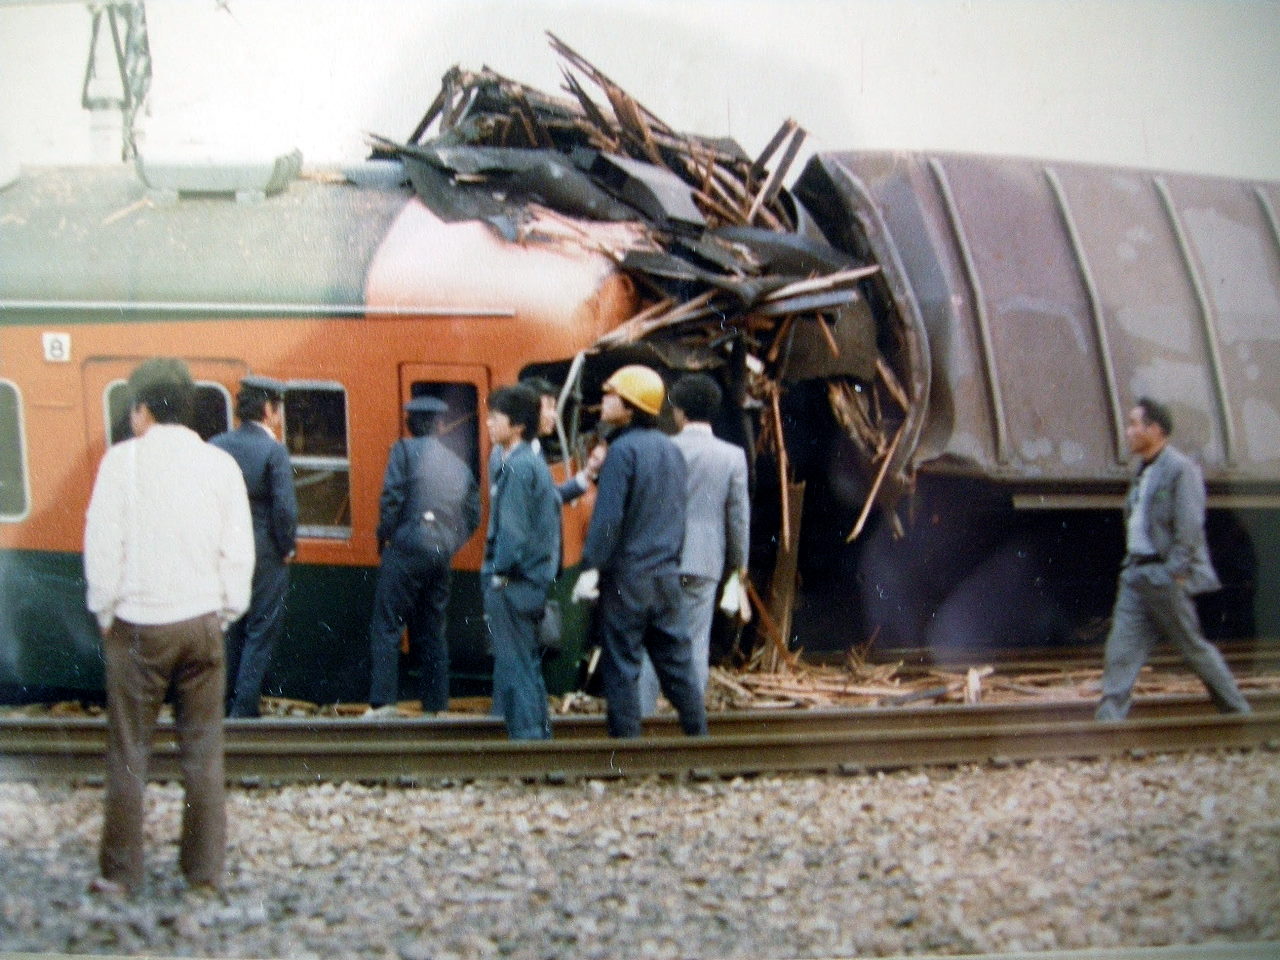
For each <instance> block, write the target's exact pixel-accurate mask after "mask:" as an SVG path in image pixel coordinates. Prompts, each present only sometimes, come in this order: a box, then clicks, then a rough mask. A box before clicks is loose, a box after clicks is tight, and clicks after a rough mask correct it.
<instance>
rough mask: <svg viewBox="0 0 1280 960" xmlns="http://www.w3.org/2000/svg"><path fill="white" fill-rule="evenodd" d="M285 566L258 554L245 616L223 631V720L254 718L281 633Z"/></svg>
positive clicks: (286, 577)
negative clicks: (224, 665)
mask: <svg viewBox="0 0 1280 960" xmlns="http://www.w3.org/2000/svg"><path fill="white" fill-rule="evenodd" d="M288 589H289V568H288V565H287V564H285V563H284V562H283V561H281V560H280V559H279V558H277V557H274V556H263V554H262V553H259V554H258V562H257V563H256V564H254V568H253V598H252V599H251V600H250V601H249V609H248V610H247V611H245V615H244V616H243V617H241V618H240V619H239V620H237V621H236V622H235V623H233V624H232V625H231V628H230V629H229V630H228V631H227V697H228V703H227V716H228V717H256V716H258V715H259V697H260V695H261V691H262V681H263V678H264V677H266V675H267V668H268V667H269V666H270V665H271V655H272V654H273V653H274V652H275V649H276V644H277V643H278V642H279V640H280V637H281V635H282V634H283V633H284V598H285V592H286V591H287V590H288Z"/></svg>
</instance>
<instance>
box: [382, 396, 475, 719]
mask: <svg viewBox="0 0 1280 960" xmlns="http://www.w3.org/2000/svg"><path fill="white" fill-rule="evenodd" d="M447 410H448V407H447V406H446V405H445V403H444V401H443V400H438V399H436V398H435V397H414V398H413V399H412V400H410V401H409V402H408V403H407V404H406V405H405V413H406V417H405V422H406V426H407V427H408V429H409V433H410V434H412V436H411V437H410V438H409V439H407V440H404V439H402V440H397V441H396V442H395V444H394V445H393V446H392V447H391V453H390V455H389V456H388V458H387V472H386V475H385V477H384V479H383V484H382V499H381V502H380V505H379V521H378V552H379V553H380V554H381V555H382V563H381V565H380V566H379V568H378V581H377V584H376V585H375V586H374V593H373V618H372V620H371V622H370V624H369V648H370V655H371V658H372V670H371V677H370V682H369V710H368V711H367V713H366V715H367V716H375V717H384V716H395V715H397V713H398V710H397V708H396V701H397V700H398V699H399V694H400V668H399V663H400V632H401V630H402V629H403V628H404V627H405V626H406V624H407V626H408V629H409V647H410V649H411V650H413V651H414V652H416V653H417V655H418V663H419V666H420V669H421V672H422V676H421V684H422V685H421V695H422V711H423V713H439V712H440V711H442V710H447V709H448V708H449V645H448V640H447V638H446V636H445V608H446V607H447V606H448V605H449V577H450V566H451V564H452V562H453V555H454V554H455V553H457V552H458V551H459V550H460V549H462V545H463V544H464V543H466V542H467V538H469V537H470V536H471V534H472V533H473V532H474V531H475V529H476V527H477V526H478V525H479V523H480V492H479V488H478V486H477V485H476V479H475V477H474V476H472V474H471V470H470V469H469V468H468V467H467V466H466V464H464V463H463V462H462V461H461V460H459V459H458V458H457V457H456V456H455V455H454V454H453V453H452V452H451V451H450V450H448V449H447V448H446V447H445V445H444V444H443V443H441V442H440V441H439V440H438V439H437V438H436V437H435V436H434V435H433V434H434V433H435V429H436V421H437V419H438V417H439V415H440V414H442V413H444V412H445V411H447Z"/></svg>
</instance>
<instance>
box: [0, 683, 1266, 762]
mask: <svg viewBox="0 0 1280 960" xmlns="http://www.w3.org/2000/svg"><path fill="white" fill-rule="evenodd" d="M1254 705H1255V708H1256V709H1255V713H1254V714H1253V715H1251V716H1248V717H1240V716H1223V715H1221V714H1216V713H1210V712H1207V707H1206V705H1205V704H1204V702H1203V698H1201V700H1200V702H1198V703H1192V702H1189V698H1161V699H1160V700H1158V701H1149V702H1144V703H1142V704H1141V705H1140V706H1139V707H1138V708H1137V709H1136V710H1135V712H1134V714H1133V719H1131V720H1129V721H1126V722H1125V723H1120V724H1100V723H1096V722H1094V721H1093V720H1092V719H1090V717H1091V712H1092V706H1091V705H1090V704H1054V705H1049V706H1045V705H1040V706H1038V707H1037V706H1035V705H1004V706H991V707H986V708H983V707H950V708H917V709H909V708H903V709H898V710H849V711H795V712H793V713H789V714H772V715H768V716H764V717H761V716H759V715H758V714H753V715H748V716H739V715H734V716H733V717H729V718H726V717H725V716H717V718H716V721H715V725H714V728H713V733H712V735H711V736H708V737H683V736H679V735H674V734H673V732H672V727H671V724H670V723H669V722H665V721H664V722H660V723H657V724H654V725H653V727H652V729H653V730H654V731H655V732H656V735H651V736H646V737H642V738H638V739H635V740H609V739H607V738H605V737H603V736H602V728H601V724H600V721H599V719H598V718H587V719H582V718H573V719H572V721H570V722H561V723H560V724H559V725H558V726H557V728H556V733H557V738H556V739H553V740H550V741H542V742H533V743H513V742H511V741H508V740H506V739H505V737H504V736H503V734H502V729H501V727H500V726H499V725H498V724H497V723H496V722H495V721H492V720H485V719H484V718H476V719H474V720H466V721H463V722H461V723H459V722H455V721H453V720H447V719H446V720H440V719H438V718H427V719H422V720H402V721H390V722H387V721H383V722H379V723H373V722H368V721H357V720H340V719H329V720H312V719H308V720H283V721H255V722H251V723H246V722H243V721H242V722H240V723H238V724H233V723H228V726H227V734H228V736H227V745H226V764H227V776H228V777H229V778H231V779H233V780H236V779H239V780H241V781H242V782H246V783H253V782H272V783H274V782H281V783H284V782H316V781H325V780H372V781H388V782H392V781H394V782H421V781H439V780H453V779H484V778H495V777H499V778H502V777H518V778H526V779H537V780H550V781H560V780H565V779H572V778H582V777H610V778H611V777H622V776H637V775H645V776H647V775H654V774H665V775H687V774H694V775H706V776H726V775H736V774H752V773H767V772H786V771H816V770H821V771H842V770H844V771H847V770H864V769H886V768H896V767H903V766H916V765H932V764H956V763H969V762H985V761H992V760H997V759H1005V760H1028V759H1036V758H1057V757H1073V756H1075V757H1079V756H1102V755H1111V754H1117V753H1125V752H1128V751H1134V750H1143V751H1149V752H1166V751H1182V750H1196V749H1206V748H1220V747H1256V746H1259V745H1271V744H1280V704H1278V703H1277V698H1276V697H1274V696H1273V697H1269V698H1255V699H1254ZM1028 707H1029V708H1028ZM477 731H482V732H483V736H477V735H476V732H477ZM565 734H570V735H568V736H565ZM104 739H105V726H104V725H103V723H102V721H101V720H76V721H60V720H56V719H48V718H42V719H40V720H17V721H15V720H12V719H9V720H5V721H4V722H3V723H0V780H38V781H83V780H92V779H94V778H97V777H100V776H101V773H102V762H103V743H104ZM176 752H177V751H176V746H175V744H174V742H173V735H172V728H171V727H169V728H168V730H167V731H162V735H161V736H160V737H158V742H157V744H156V751H155V754H154V759H153V764H152V769H151V771H150V777H151V779H155V780H167V779H173V778H174V777H175V776H177V774H178V767H177V756H176Z"/></svg>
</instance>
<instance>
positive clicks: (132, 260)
mask: <svg viewBox="0 0 1280 960" xmlns="http://www.w3.org/2000/svg"><path fill="white" fill-rule="evenodd" d="M631 297H632V294H631V292H630V288H629V286H628V285H627V284H626V283H625V282H622V281H621V279H620V278H618V277H617V276H615V275H614V274H613V273H612V271H611V265H610V264H609V263H608V262H607V261H606V260H605V259H604V258H603V257H602V256H600V255H599V254H596V253H590V252H586V251H583V250H580V249H578V248H576V247H575V246H574V245H573V244H572V243H571V242H566V243H564V244H560V245H557V244H546V243H543V244H541V245H538V246H531V247H518V246H516V245H511V244H504V243H501V242H500V241H498V240H496V239H494V238H493V237H492V235H491V233H490V232H489V231H488V229H487V228H486V227H484V226H482V225H480V224H444V223H442V222H441V221H439V220H437V219H435V218H434V217H433V216H432V215H431V214H430V213H429V212H428V211H427V210H426V208H425V207H423V206H422V205H421V204H420V203H418V202H417V201H416V200H413V199H412V198H411V197H410V196H409V194H408V193H407V192H405V191H399V190H380V189H376V188H367V187H358V186H356V185H354V184H352V183H349V182H339V181H338V180H337V179H336V178H333V179H329V180H327V181H325V180H307V179H303V180H298V181H296V182H294V183H292V184H291V185H290V186H289V187H288V188H287V189H286V190H284V191H282V192H281V193H279V194H277V195H275V196H270V197H266V198H259V199H258V200H256V201H253V200H245V199H241V200H237V199H236V198H235V197H234V196H225V195H202V196H195V197H186V196H183V197H180V198H176V199H175V198H162V197H161V198H157V196H156V195H154V194H152V193H149V192H148V191H147V190H146V189H145V187H144V186H143V185H142V183H141V182H140V181H139V180H138V179H137V178H136V177H135V176H134V175H133V172H132V170H131V169H128V168H124V167H118V168H109V169H102V168H84V169H57V170H53V169H50V170H27V171H24V172H23V175H22V176H21V177H20V178H19V179H18V180H17V182H15V183H13V184H11V185H10V186H8V187H7V188H5V189H3V190H0V451H2V455H3V459H0V699H3V701H4V702H14V701H22V700H35V699H43V698H48V697H51V696H92V695H94V694H95V693H96V692H98V691H99V690H100V689H101V684H102V661H101V656H100V653H99V647H100V642H99V638H98V634H97V630H96V627H95V623H94V621H93V619H92V618H91V617H90V616H89V615H88V613H87V612H86V610H85V605H84V580H83V571H82V561H81V547H82V539H83V534H84V514H85V508H86V506H87V503H88V499H89V494H90V491H91V489H92V484H93V480H94V476H95V472H96V469H97V464H98V461H99V459H100V458H101V456H102V454H103V452H104V451H105V449H106V448H107V446H108V444H110V443H111V442H113V441H114V440H118V439H120V438H121V436H122V435H123V431H124V430H127V418H126V417H125V416H124V414H125V405H126V403H127V399H126V396H125V386H124V384H125V380H126V378H127V377H128V375H129V373H130V371H131V370H132V369H133V368H134V367H135V366H136V365H137V364H138V362H139V361H141V360H142V359H144V358H146V357H150V356H156V355H171V356H177V357H181V358H183V359H184V360H185V361H186V362H187V363H188V364H189V366H190V368H191V370H192V374H193V376H194V377H195V378H196V380H197V382H198V387H199V399H198V414H197V423H196V424H195V426H196V428H197V429H198V431H199V432H200V433H201V434H202V435H203V436H205V437H209V436H211V435H213V434H214V433H217V432H219V431H221V430H225V429H227V428H228V427H229V425H231V423H232V411H233V409H234V397H235V391H236V389H237V384H238V382H239V380H240V378H241V377H243V376H244V375H246V374H248V373H255V374H264V375H270V376H272V377H276V378H278V379H280V380H283V381H285V382H286V383H287V384H288V390H287V392H286V395H285V403H284V408H285V417H284V419H285V426H284V437H283V440H284V443H285V446H286V447H287V449H288V451H289V455H290V457H291V459H292V463H293V468H294V480H295V484H296V488H297V494H298V502H299V508H300V528H299V539H298V550H297V557H296V559H295V561H294V563H293V565H292V568H291V577H290V587H289V594H288V614H287V626H286V635H285V638H284V640H283V641H282V644H281V647H280V648H279V649H278V651H277V654H276V657H275V660H274V664H273V667H272V670H271V673H270V676H269V678H268V683H267V690H266V692H268V693H277V694H283V695H287V696H290V697H296V698H300V699H306V700H311V701H316V702H321V703H331V702H337V701H352V700H354V701H359V700H362V699H363V698H364V697H365V695H366V693H367V666H365V665H364V661H365V659H366V657H367V649H368V646H367V634H366V631H367V625H368V618H369V610H370V605H371V600H372V593H373V583H374V579H375V575H376V568H377V563H378V555H377V550H376V545H375V538H374V531H375V528H376V525H377V521H378V498H379V494H380V491H381V484H382V477H383V471H384V469H385V465H386V456H387V452H388V449H389V447H390V446H391V444H392V443H393V442H394V441H395V440H396V439H397V438H398V437H399V436H401V431H402V430H403V416H402V412H401V411H402V406H403V404H404V403H405V402H406V401H407V400H408V399H409V398H410V397H412V396H415V395H418V394H420V393H429V394H433V395H436V396H439V397H441V398H443V399H444V400H446V402H447V403H448V405H449V414H448V415H447V417H446V420H447V423H446V425H445V427H444V437H443V439H444V440H445V442H446V443H447V444H448V445H450V446H451V447H452V449H453V450H454V451H455V452H456V453H458V455H459V456H461V457H462V459H463V460H464V462H466V463H468V464H470V465H471V467H472V469H473V470H474V471H475V473H476V476H477V478H478V480H479V481H480V485H481V488H482V490H484V491H486V497H485V500H486V505H487V490H488V478H487V476H486V475H485V474H486V472H487V465H488V454H489V448H490V439H489V437H488V435H487V433H486V430H485V415H486V398H487V396H488V394H489V392H490V391H491V390H492V389H494V388H496V387H498V386H501V385H504V384H509V383H512V382H514V381H516V380H517V379H518V378H519V377H520V376H521V375H522V373H524V372H525V371H527V370H530V369H535V370H537V369H541V367H540V366H539V365H540V364H548V363H553V362H559V363H561V364H562V367H561V369H563V362H564V361H565V360H566V359H571V358H573V357H574V356H575V355H577V354H578V353H580V352H581V351H582V350H583V349H584V348H585V347H587V346H589V345H590V344H591V343H592V342H593V341H594V340H595V339H596V338H597V337H598V336H599V334H600V333H602V332H603V331H604V330H606V329H609V328H610V327H612V326H614V325H615V324H616V323H617V322H618V321H619V320H620V319H622V318H623V317H625V316H626V315H627V314H628V313H629V311H630V310H631ZM561 439H562V441H563V442H562V444H554V443H553V444H550V445H549V446H550V447H553V448H554V447H557V446H559V447H560V449H564V450H568V449H570V448H571V446H572V438H569V437H567V436H562V438H561ZM566 469H571V466H570V465H569V464H568V463H566V462H565V460H564V459H563V458H561V459H558V460H557V461H556V462H555V463H554V464H553V471H554V472H559V473H560V475H562V476H563V471H564V470H566ZM178 495H180V492H179V494H178ZM590 507H591V498H590V496H589V495H588V497H586V498H584V499H583V500H582V501H580V502H579V503H578V504H576V505H571V506H569V507H568V508H566V510H565V514H564V543H565V551H564V561H565V564H566V566H567V567H570V568H571V567H573V566H574V565H575V564H576V563H577V559H578V556H579V553H580V550H581V544H582V536H583V533H584V532H585V525H586V521H587V519H588V518H589V516H590ZM485 519H487V513H486V518H485ZM484 522H485V520H484V519H482V524H481V527H480V529H479V530H478V531H477V532H476V534H475V535H474V536H473V537H472V538H471V540H470V541H469V542H468V543H467V544H466V546H465V547H464V548H463V549H462V551H461V552H460V553H459V554H458V556H457V557H456V561H455V573H454V579H453V595H452V600H451V603H450V609H449V637H450V647H451V655H452V660H453V666H454V674H455V676H454V681H455V682H454V689H455V692H463V693H465V692H479V691H481V690H483V689H484V684H485V683H486V682H487V679H488V663H487V660H486V654H485V649H484V636H483V621H482V616H481V604H480V597H479V589H478V579H477V578H478V570H479V567H480V561H481V553H482V549H483V544H484ZM567 578H568V574H566V575H565V577H562V580H565V579H567ZM581 619H582V617H581V613H580V612H579V611H577V610H574V609H572V608H569V607H568V606H566V633H567V634H568V640H569V643H568V647H567V649H565V650H564V651H563V652H562V653H560V654H559V655H558V656H557V657H555V658H554V659H551V660H548V664H547V673H548V681H549V685H550V687H551V688H552V689H553V690H564V689H566V688H567V687H570V686H572V684H573V683H574V682H575V681H576V679H577V676H578V658H579V656H580V653H581V639H580V638H581V627H582V623H581ZM408 683H409V681H408V679H407V678H406V685H408ZM406 689H408V686H406Z"/></svg>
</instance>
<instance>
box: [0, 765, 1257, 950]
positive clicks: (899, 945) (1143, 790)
mask: <svg viewBox="0 0 1280 960" xmlns="http://www.w3.org/2000/svg"><path fill="white" fill-rule="evenodd" d="M181 798H182V793H181V789H180V788H179V787H178V786H177V785H173V784H168V785H153V786H151V787H150V788H149V789H148V821H147V828H148V835H149V838H150V846H149V848H148V852H147V853H148V867H149V878H148V886H147V889H146V891H145V893H144V894H143V895H141V896H139V897H138V898H136V899H135V900H132V901H120V900H114V899H111V898H104V897H102V896H100V895H92V894H89V893H87V892H86V891H87V887H88V884H89V882H90V880H91V879H92V878H93V876H94V875H95V874H96V850H97V841H98V835H99V831H100V829H101V811H102V792H101V789H98V788H91V787H88V788H86V787H81V788H68V787H54V786H34V785H31V784H22V783H2V784H0V877H2V878H3V880H2V881H0V949H3V950H12V951H19V950H27V951H58V952H66V953H153V954H167V955H195V956H217V957H298V958H305V957H330V956H344V957H371V958H383V957H386V958H402V960H428V958H441V960H443V958H455V957H457V958H462V957H513V958H605V957H610V958H612V957H619V956H628V957H705V958H713V957H714V958H720V957H804V956H810V957H811V956H831V955H846V956H847V955H863V956H876V955H887V954H896V953H911V952H927V951H932V952H937V953H957V954H960V953H974V952H998V951H1014V950H1047V949H1054V948H1058V949H1070V948H1082V947H1109V946H1158V945H1164V944H1172V943H1202V942H1208V941H1225V940H1230V941H1259V940H1280V755H1278V754H1277V753H1275V752H1274V751H1267V750H1256V751H1249V752H1228V751H1222V752H1218V753H1211V754H1199V755H1157V756H1152V757H1147V758H1142V759H1129V758H1125V759H1105V760H1093V761H1061V762H1036V763H1028V764H1023V765H1016V766H1010V767H1005V768H1001V769H994V768H990V767H976V766H968V767H961V768H958V769H929V770H905V771H899V772H895V773H884V774H869V775H862V776H854V777H814V776H793V777H760V778H745V779H736V780H732V781H711V782H683V783H675V782H672V781H669V780H647V781H614V782H599V781H588V782H584V783H577V784H571V785H568V786H560V787H555V786H542V785H537V786H534V785H525V784H519V783H508V782H505V781H503V782H482V783H471V784H465V785H459V786H452V787H444V788H435V789H425V788H414V789H394V788H384V787H378V786H361V785H357V784H341V785H332V784H324V785H319V786H313V787H305V788H304V787H282V788H264V789H256V790H234V791H232V792H231V793H230V795H229V799H228V807H229V815H230V828H231V836H230V848H229V851H228V871H227V881H226V888H225V891H224V894H223V896H222V897H220V898H214V899H207V898H206V899H201V898H197V897H195V896H193V895H191V894H188V893H186V892H184V890H183V885H182V882H181V880H180V879H179V878H178V871H177V866H176V846H175V840H176V836H177V829H178V818H179V814H180V809H181V803H182V799H181Z"/></svg>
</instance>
